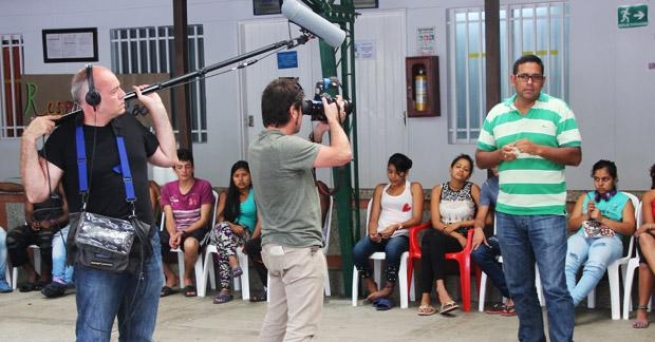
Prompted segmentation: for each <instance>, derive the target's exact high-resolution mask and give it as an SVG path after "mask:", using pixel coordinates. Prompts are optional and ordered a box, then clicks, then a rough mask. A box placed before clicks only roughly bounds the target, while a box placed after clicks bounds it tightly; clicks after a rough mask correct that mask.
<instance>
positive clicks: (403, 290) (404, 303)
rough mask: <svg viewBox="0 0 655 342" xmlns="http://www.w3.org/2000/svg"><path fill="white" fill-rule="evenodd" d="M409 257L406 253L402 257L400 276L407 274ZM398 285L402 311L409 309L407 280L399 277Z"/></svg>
mask: <svg viewBox="0 0 655 342" xmlns="http://www.w3.org/2000/svg"><path fill="white" fill-rule="evenodd" d="M408 257H409V253H408V252H405V253H403V254H402V256H401V257H400V270H399V272H398V274H402V275H404V274H407V261H408V260H407V259H409V258H408ZM398 283H399V285H400V286H399V290H400V308H401V309H407V308H408V307H409V301H408V299H407V297H408V296H407V295H408V292H409V289H408V286H407V278H405V277H402V276H399V277H398Z"/></svg>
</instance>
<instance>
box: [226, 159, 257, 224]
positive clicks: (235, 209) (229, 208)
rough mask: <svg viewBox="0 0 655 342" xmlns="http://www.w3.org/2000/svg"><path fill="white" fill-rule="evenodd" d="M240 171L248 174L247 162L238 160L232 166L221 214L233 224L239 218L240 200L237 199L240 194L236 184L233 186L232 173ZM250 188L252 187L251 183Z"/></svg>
mask: <svg viewBox="0 0 655 342" xmlns="http://www.w3.org/2000/svg"><path fill="white" fill-rule="evenodd" d="M240 169H243V170H246V171H248V173H250V167H248V162H247V161H245V160H239V161H238V162H236V163H234V165H232V170H231V171H230V186H229V187H228V188H227V199H226V201H225V211H224V212H223V218H224V219H225V220H227V221H230V222H235V221H236V219H238V218H239V216H241V200H240V198H239V196H240V195H241V193H240V192H239V189H238V188H237V186H236V184H234V173H235V172H237V170H240ZM250 186H251V187H252V183H251V184H250Z"/></svg>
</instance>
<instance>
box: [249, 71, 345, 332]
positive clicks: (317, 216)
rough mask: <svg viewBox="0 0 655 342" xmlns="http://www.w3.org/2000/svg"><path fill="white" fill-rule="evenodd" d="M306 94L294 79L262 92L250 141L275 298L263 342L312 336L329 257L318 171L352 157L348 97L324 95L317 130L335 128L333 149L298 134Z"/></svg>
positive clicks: (266, 259) (264, 247)
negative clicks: (259, 127)
mask: <svg viewBox="0 0 655 342" xmlns="http://www.w3.org/2000/svg"><path fill="white" fill-rule="evenodd" d="M303 99H304V92H303V90H302V88H301V87H300V85H299V84H298V83H296V81H294V80H290V79H276V80H274V81H272V82H271V83H269V84H268V86H266V89H264V93H263V94H262V119H263V123H264V127H265V129H264V131H262V132H261V133H260V134H259V135H258V136H257V137H256V138H255V140H254V141H253V142H252V143H251V144H250V147H249V149H248V161H249V163H250V171H251V175H252V183H253V186H254V188H255V189H257V191H256V192H255V196H256V199H257V207H258V210H259V212H260V213H261V219H262V258H263V260H264V263H265V264H266V267H267V268H268V270H269V275H270V282H269V284H268V286H269V287H268V291H269V295H270V302H269V305H268V312H267V313H266V317H265V318H264V323H263V326H262V329H261V334H260V341H263V342H268V341H282V340H284V341H310V340H313V339H314V338H315V337H316V334H317V333H318V325H319V322H320V319H321V312H322V308H323V284H324V277H325V274H324V272H325V256H324V255H323V252H322V250H321V246H322V245H323V239H322V235H321V209H320V205H319V198H318V193H317V190H316V185H315V183H314V178H313V175H312V169H313V168H319V167H333V166H341V165H345V164H347V163H348V162H350V161H351V160H352V149H351V147H350V142H349V141H348V137H347V135H346V133H345V132H344V130H343V128H342V127H341V125H340V121H341V120H343V119H344V118H345V116H346V113H345V108H344V105H345V104H344V101H343V99H342V98H341V97H340V96H337V98H336V103H329V102H328V100H327V99H325V98H323V99H322V103H323V109H324V114H325V117H326V119H327V121H325V122H320V123H319V124H318V127H317V130H318V131H317V133H318V134H317V135H320V134H321V133H323V132H324V131H326V130H329V132H330V146H325V145H320V144H316V143H312V142H309V141H307V140H304V139H302V138H300V137H297V136H295V134H296V133H298V132H299V131H300V127H301V125H302V114H303V113H302V102H303Z"/></svg>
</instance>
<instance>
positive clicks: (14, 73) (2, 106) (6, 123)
mask: <svg viewBox="0 0 655 342" xmlns="http://www.w3.org/2000/svg"><path fill="white" fill-rule="evenodd" d="M0 49H2V57H1V58H0V78H2V84H0V114H1V117H0V138H2V139H4V138H18V137H20V136H21V135H22V134H23V129H24V128H25V126H24V121H25V120H24V118H23V105H22V101H21V89H20V79H21V75H22V74H23V37H22V36H21V35H17V34H10V35H0Z"/></svg>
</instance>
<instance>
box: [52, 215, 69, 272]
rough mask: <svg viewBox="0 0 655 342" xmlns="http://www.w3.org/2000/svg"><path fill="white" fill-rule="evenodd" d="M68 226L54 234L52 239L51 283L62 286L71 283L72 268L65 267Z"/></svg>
mask: <svg viewBox="0 0 655 342" xmlns="http://www.w3.org/2000/svg"><path fill="white" fill-rule="evenodd" d="M69 229H70V225H68V226H66V227H64V229H62V230H60V231H58V232H57V233H55V236H54V238H53V239H52V281H53V282H58V283H62V284H70V283H72V282H73V273H74V272H73V266H66V238H67V237H68V230H69Z"/></svg>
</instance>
